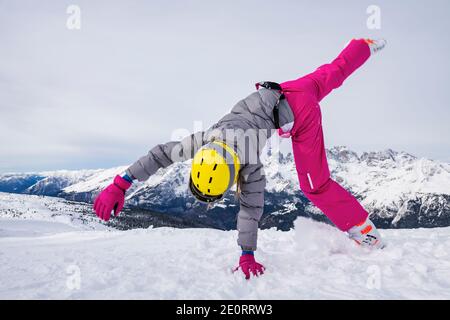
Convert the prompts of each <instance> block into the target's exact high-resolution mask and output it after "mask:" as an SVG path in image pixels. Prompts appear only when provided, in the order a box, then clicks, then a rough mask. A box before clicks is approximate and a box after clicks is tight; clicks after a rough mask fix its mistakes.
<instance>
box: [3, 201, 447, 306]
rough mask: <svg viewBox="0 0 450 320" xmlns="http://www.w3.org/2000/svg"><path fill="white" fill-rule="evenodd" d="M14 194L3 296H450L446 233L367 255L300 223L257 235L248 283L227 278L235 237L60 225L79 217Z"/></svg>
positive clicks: (327, 229) (408, 238) (400, 234)
mask: <svg viewBox="0 0 450 320" xmlns="http://www.w3.org/2000/svg"><path fill="white" fill-rule="evenodd" d="M9 196H10V197H19V198H15V199H14V198H10V200H9V201H8V200H7V198H2V202H1V203H3V209H5V208H8V209H11V207H14V206H16V210H17V212H16V213H17V217H20V218H14V217H13V215H12V212H6V213H5V212H4V213H3V214H2V215H1V216H0V298H1V299H6V298H8V299H18V298H20V299H24V298H33V299H55V298H58V299H81V298H87V299H123V298H126V299H354V298H358V299H404V298H406V299H450V228H435V229H415V230H381V233H382V235H383V236H384V238H385V241H386V242H387V244H388V246H387V248H385V249H384V250H379V251H368V250H365V249H362V248H360V247H357V246H356V245H355V244H354V243H353V242H352V241H350V240H348V239H347V237H346V236H345V234H344V233H341V232H340V231H338V230H337V229H335V228H333V227H331V226H329V225H326V224H323V223H320V222H314V221H312V220H310V219H305V218H298V219H297V220H296V221H295V228H294V229H293V230H291V231H289V232H281V231H276V230H275V229H269V230H263V231H261V232H260V236H259V249H258V251H257V253H256V255H257V259H258V260H260V261H261V262H262V263H263V264H264V265H265V266H266V268H267V270H266V274H264V275H263V276H262V277H259V278H252V279H250V281H246V280H244V278H243V276H242V275H241V274H240V273H232V272H231V269H232V268H233V267H234V266H235V265H236V263H237V260H238V255H239V250H238V247H237V245H236V232H235V231H220V230H213V229H174V228H156V229H153V228H148V229H135V230H128V231H118V230H112V229H110V228H107V227H105V226H104V225H103V224H100V223H98V222H96V221H87V222H86V223H80V220H78V219H65V218H64V219H63V218H62V217H67V216H72V217H79V212H78V211H77V207H76V205H74V204H71V203H69V202H65V203H62V201H63V200H58V199H53V200H52V199H47V198H43V197H36V196H23V195H20V196H17V195H16V196H12V195H9ZM4 197H6V195H4ZM5 199H6V200H5ZM17 199H19V200H17ZM17 201H20V202H21V204H20V205H19V204H18V203H17ZM48 201H50V202H52V201H54V202H55V203H54V204H53V205H42V203H48ZM72 206H73V207H72ZM71 208H72V209H73V211H72V209H71ZM33 210H36V212H33ZM27 212H28V213H27ZM60 212H64V214H62V215H60V214H59V213H60Z"/></svg>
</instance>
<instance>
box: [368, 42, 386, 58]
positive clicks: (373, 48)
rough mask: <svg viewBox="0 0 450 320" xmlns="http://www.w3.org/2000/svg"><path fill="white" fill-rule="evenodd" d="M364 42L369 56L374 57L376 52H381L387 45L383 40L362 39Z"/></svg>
mask: <svg viewBox="0 0 450 320" xmlns="http://www.w3.org/2000/svg"><path fill="white" fill-rule="evenodd" d="M364 41H365V42H366V43H367V44H368V45H369V48H370V54H371V55H374V54H375V53H377V52H378V51H380V50H382V49H383V48H384V47H385V46H386V43H387V41H386V40H384V39H377V40H374V39H364Z"/></svg>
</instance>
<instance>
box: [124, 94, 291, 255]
mask: <svg viewBox="0 0 450 320" xmlns="http://www.w3.org/2000/svg"><path fill="white" fill-rule="evenodd" d="M280 95H281V93H280V92H278V91H276V90H270V89H266V88H264V87H261V88H260V89H259V90H258V91H256V92H254V93H252V94H250V95H249V96H248V97H246V98H245V99H243V100H241V101H239V102H238V103H237V104H236V105H235V106H234V107H233V108H232V109H231V112H230V113H228V114H226V115H225V116H224V117H222V119H220V120H219V121H218V122H217V123H216V124H214V125H213V126H212V127H211V128H209V129H208V130H206V131H204V132H203V131H202V132H196V133H194V134H191V135H190V136H188V137H186V138H184V139H182V140H181V141H171V142H167V143H165V144H159V145H157V146H156V147H154V148H153V149H151V150H150V151H149V152H148V154H146V155H145V156H143V157H141V158H140V159H139V160H137V161H136V162H135V163H134V164H132V165H131V166H130V167H129V168H128V169H127V174H128V175H129V176H132V177H134V178H135V179H138V180H139V181H144V180H147V179H148V178H149V177H150V176H151V175H153V174H154V173H155V172H156V171H157V170H158V169H160V168H166V167H168V166H170V165H171V164H173V163H174V162H178V161H185V160H188V159H191V158H193V157H194V155H195V153H196V152H197V151H198V150H199V149H200V148H201V147H202V146H203V145H205V144H206V143H208V142H211V141H213V140H216V139H217V140H222V141H224V142H225V143H227V144H228V145H229V146H232V147H233V148H234V149H235V151H236V152H237V154H238V156H239V159H240V162H241V169H240V171H239V178H238V184H239V189H240V193H239V203H240V210H239V213H238V218H237V230H238V232H239V235H238V245H240V246H241V247H242V249H243V250H256V248H257V233H258V223H259V220H260V218H261V216H262V214H263V211H264V189H265V185H266V178H265V175H264V170H263V165H262V163H261V162H260V159H259V156H260V154H261V151H262V149H263V148H264V146H265V144H266V142H267V140H268V139H269V138H270V136H271V135H272V134H273V133H274V132H276V128H275V122H274V118H273V108H274V106H275V105H276V103H277V101H278V100H279V98H280ZM278 106H279V124H280V127H282V128H286V127H292V125H293V123H294V115H293V113H292V110H291V108H290V107H289V105H288V103H287V101H286V99H283V100H281V101H280V102H279V105H278ZM285 131H286V130H285Z"/></svg>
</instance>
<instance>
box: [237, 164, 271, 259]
mask: <svg viewBox="0 0 450 320" xmlns="http://www.w3.org/2000/svg"><path fill="white" fill-rule="evenodd" d="M265 186H266V177H265V176H264V173H263V166H262V164H261V163H258V164H249V165H247V166H245V167H244V168H242V170H241V172H240V173H239V189H240V194H239V203H240V210H239V213H238V218H237V229H238V232H239V236H238V244H239V246H241V248H242V250H244V251H254V250H256V247H257V238H258V223H259V219H261V216H262V214H263V211H264V188H265Z"/></svg>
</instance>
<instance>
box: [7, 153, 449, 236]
mask: <svg viewBox="0 0 450 320" xmlns="http://www.w3.org/2000/svg"><path fill="white" fill-rule="evenodd" d="M327 154H328V159H329V164H330V167H331V171H332V177H333V179H335V180H336V181H338V182H339V183H341V184H342V185H343V186H344V187H345V188H347V189H348V190H350V191H351V192H352V193H353V194H355V195H356V196H357V198H358V199H359V200H360V201H361V202H362V204H363V206H364V207H365V208H366V209H367V210H368V211H369V212H370V214H371V218H372V219H373V221H374V222H375V223H376V224H377V225H378V226H379V227H382V228H417V227H445V226H450V164H448V163H444V162H439V161H434V160H428V159H423V158H416V157H414V156H412V155H410V154H408V153H405V152H396V151H393V150H386V151H382V152H364V153H362V154H357V153H356V152H354V151H352V150H349V149H348V148H346V147H333V148H331V149H328V150H327ZM262 160H263V162H264V163H265V172H266V176H267V180H268V183H267V187H266V198H265V199H266V206H265V214H264V215H263V218H262V219H261V223H260V226H261V228H271V227H276V228H278V229H281V230H289V229H290V228H291V227H292V226H293V222H294V220H295V219H296V218H297V217H298V216H306V217H312V218H313V219H315V220H319V221H327V218H326V217H325V216H324V215H323V214H322V213H321V212H320V211H319V210H317V209H316V208H315V207H314V206H313V205H311V203H310V202H309V201H308V200H307V199H306V198H305V197H304V195H303V194H302V192H301V191H300V190H299V185H298V180H297V174H296V170H295V165H294V162H293V157H292V154H290V153H288V154H282V153H273V154H268V155H265V156H264V157H263V159H262ZM126 168H127V166H123V167H115V168H110V169H98V170H80V171H54V172H40V173H25V174H23V173H22V174H1V175H0V192H11V193H23V194H32V195H46V196H56V197H62V198H65V199H67V200H71V201H79V202H87V203H89V202H92V200H93V199H94V198H95V196H96V195H97V194H98V192H100V191H101V190H102V189H103V188H104V187H105V186H106V185H108V184H109V183H110V182H111V180H112V179H113V177H114V176H115V175H116V174H118V173H120V172H122V171H124V170H125V169H126ZM189 170H190V163H189V162H185V163H177V164H174V165H173V166H171V167H169V168H167V169H162V170H159V171H158V172H157V173H156V174H155V175H153V176H152V177H151V178H150V179H149V180H148V181H146V182H144V183H136V184H134V185H133V187H132V189H131V190H130V191H129V192H128V193H127V206H128V207H129V208H130V210H131V209H132V208H139V209H146V210H150V211H152V212H157V213H164V214H166V216H168V217H169V216H170V217H172V218H175V219H182V221H183V223H184V224H187V225H188V226H189V224H192V226H194V225H195V226H205V227H213V228H218V229H224V230H229V229H233V228H235V223H236V213H237V211H238V203H237V201H236V200H235V195H234V192H233V191H231V192H229V194H227V195H226V196H225V197H224V199H223V200H222V201H221V202H220V203H218V204H216V205H215V206H214V207H213V208H212V209H210V210H208V211H207V210H206V208H205V207H204V206H203V205H202V204H199V203H197V202H195V200H194V198H193V197H192V196H191V195H190V194H189V192H188V189H187V183H188V178H189ZM130 216H131V215H130ZM130 219H131V218H130ZM180 221H181V220H180ZM135 222H136V221H135V220H134V223H131V222H129V223H128V222H127V220H126V219H125V220H124V221H123V225H122V227H123V228H127V227H128V228H132V227H133V226H136V224H135Z"/></svg>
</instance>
